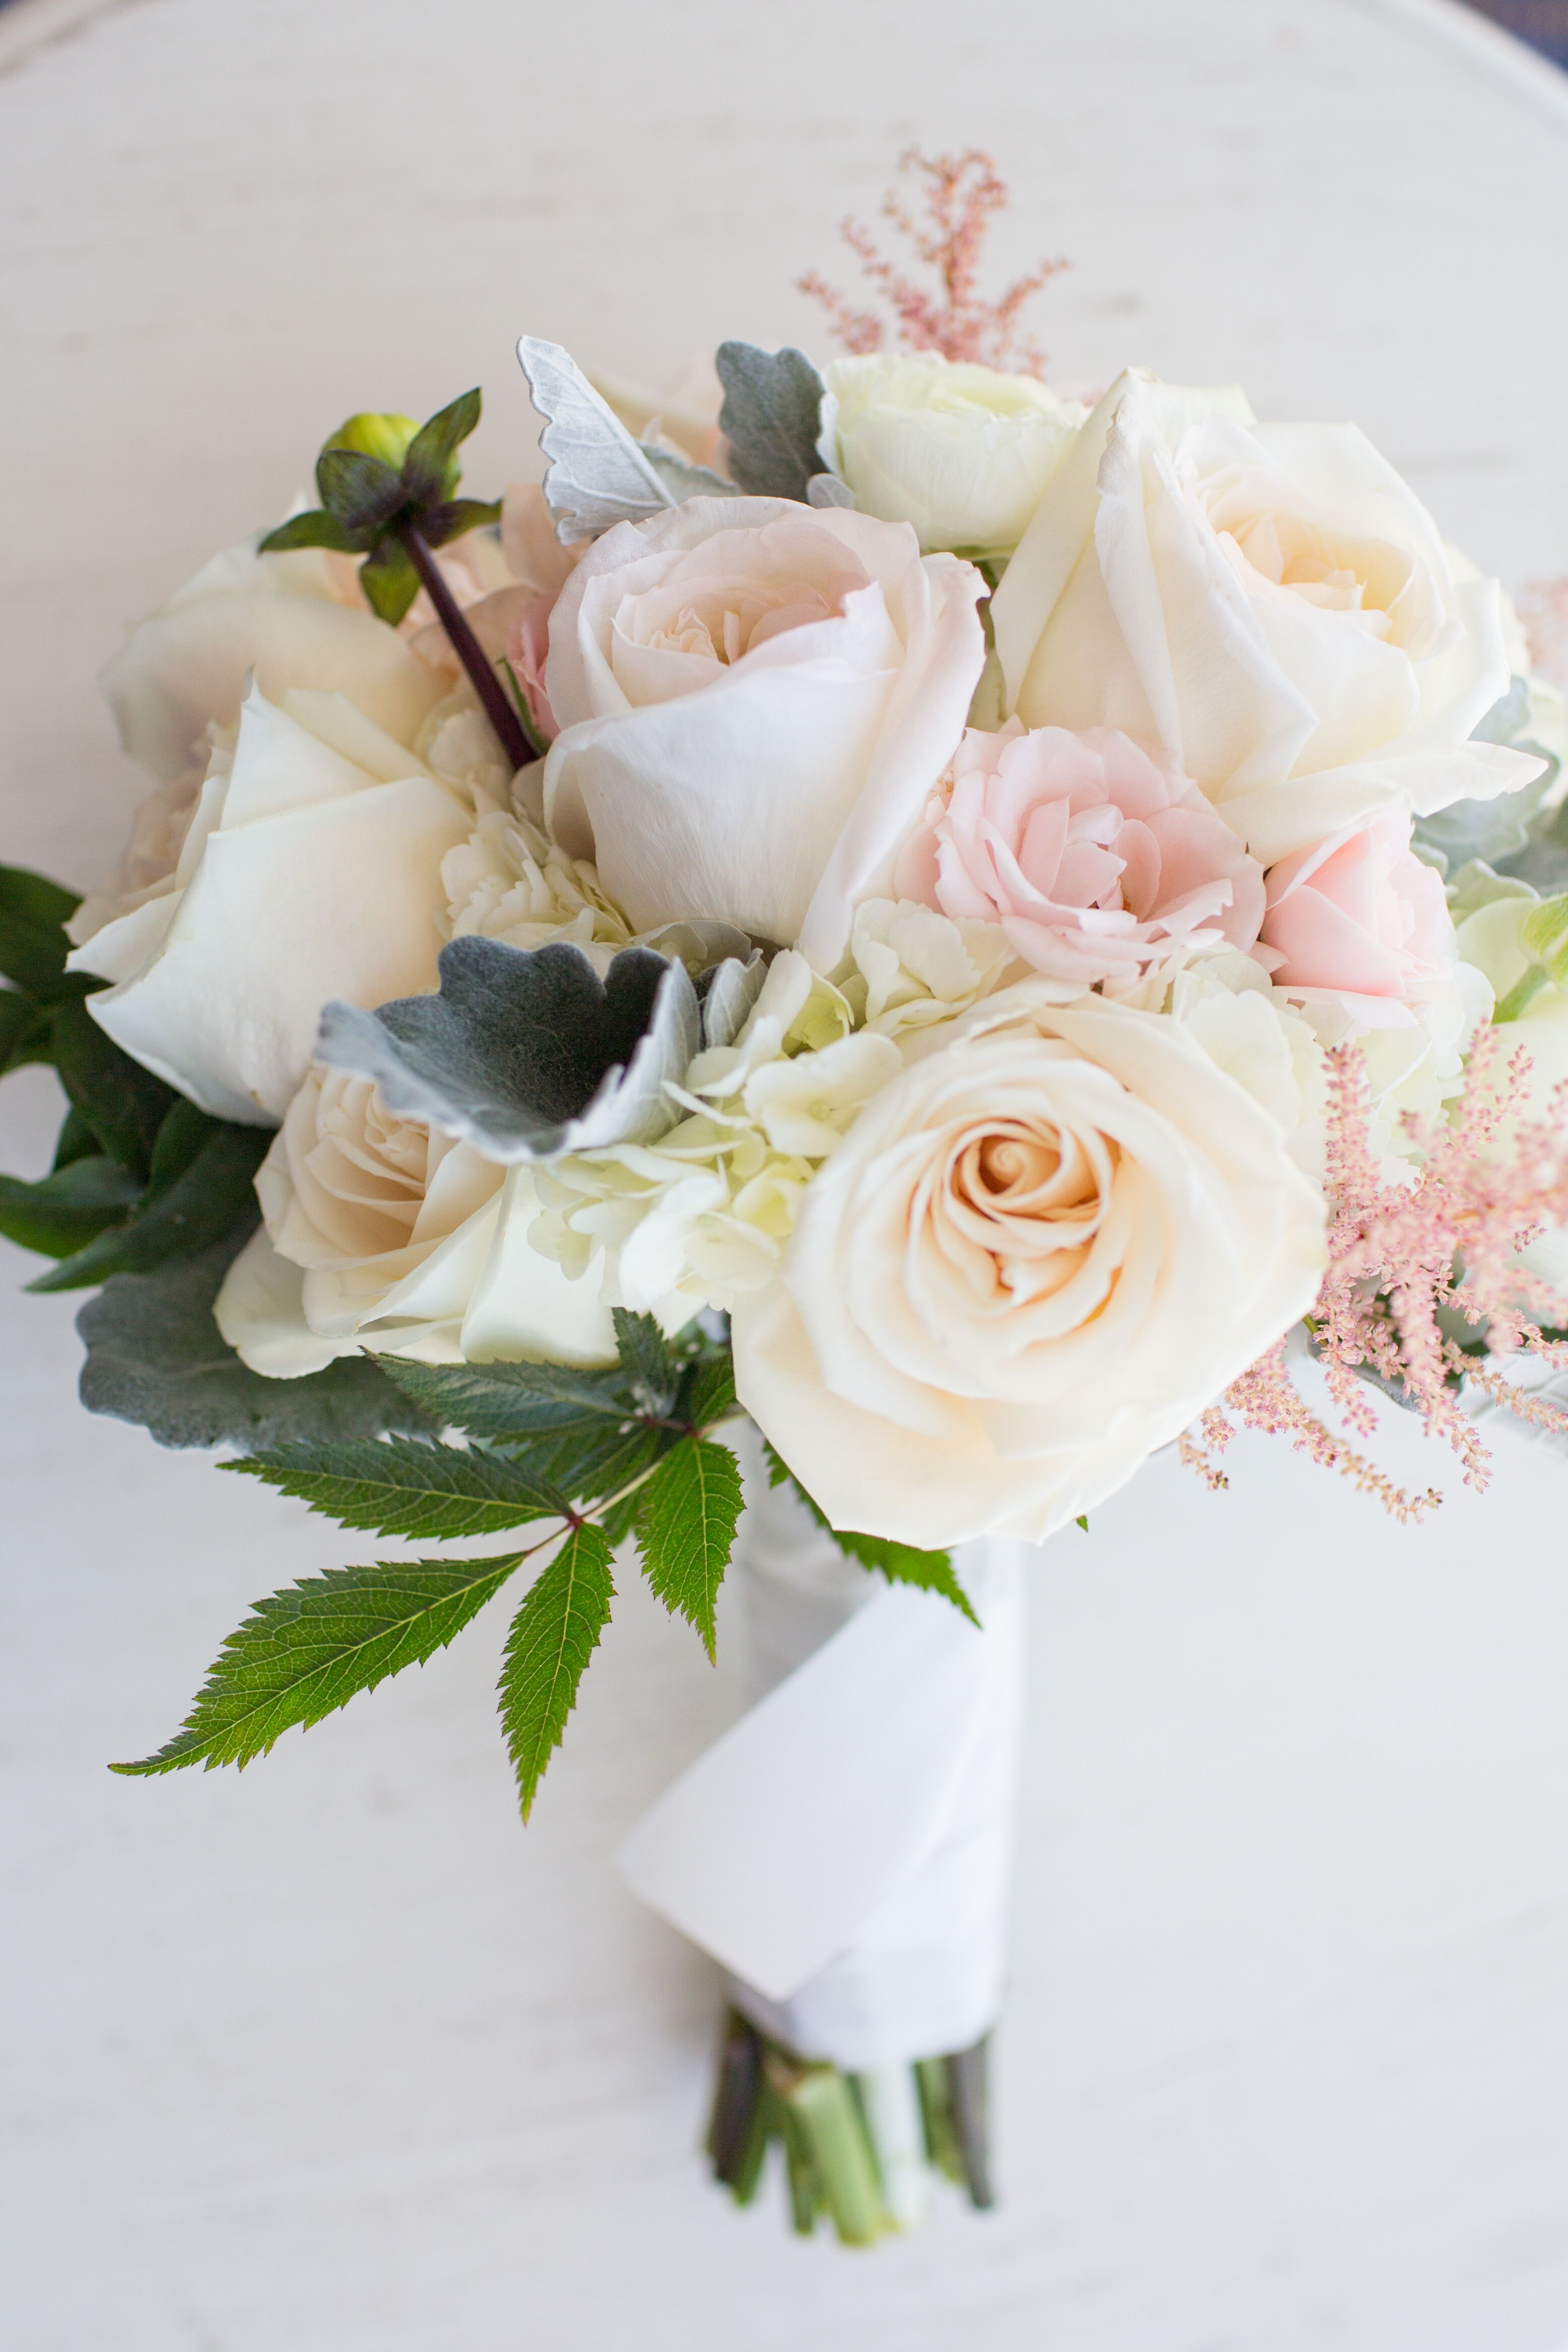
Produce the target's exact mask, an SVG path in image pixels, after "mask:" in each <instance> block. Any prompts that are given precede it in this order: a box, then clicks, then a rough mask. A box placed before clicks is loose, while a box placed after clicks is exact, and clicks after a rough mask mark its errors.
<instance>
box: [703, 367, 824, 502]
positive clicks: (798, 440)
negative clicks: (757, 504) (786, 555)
mask: <svg viewBox="0 0 1568 2352" xmlns="http://www.w3.org/2000/svg"><path fill="white" fill-rule="evenodd" d="M714 365H715V367H716V369H717V370H718V377H719V382H720V383H722V384H723V386H724V406H723V407H722V408H721V409H720V410H719V415H718V423H719V430H720V432H721V433H722V434H723V435H724V436H725V439H726V442H727V446H728V451H729V455H728V459H727V463H728V467H729V470H730V473H731V475H732V476H733V478H735V480H736V481H737V483H738V484H739V486H740V488H742V489H743V490H746V491H748V492H750V493H751V494H752V495H753V496H757V497H765V498H774V499H804V498H805V497H806V494H807V486H808V484H809V483H810V480H811V478H812V476H813V475H816V474H821V473H823V472H825V471H826V467H824V465H823V463H822V458H821V452H820V451H819V449H818V447H817V440H818V436H819V435H820V434H821V410H822V399H823V385H822V379H821V376H820V375H819V374H818V373H817V371H816V369H815V368H814V367H813V366H812V365H811V362H810V360H809V359H808V358H807V357H806V354H805V353H804V352H798V351H794V350H792V349H789V347H786V348H785V349H784V350H783V351H778V352H764V351H759V350H758V347H757V345H756V344H755V343H720V345H719V347H718V350H717V351H716V352H715V354H714Z"/></svg>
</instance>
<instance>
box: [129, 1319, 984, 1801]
mask: <svg viewBox="0 0 1568 2352" xmlns="http://www.w3.org/2000/svg"><path fill="white" fill-rule="evenodd" d="M615 1321H616V1330H617V1336H618V1339H619V1344H620V1360H619V1362H618V1363H617V1364H616V1365H615V1366H614V1367H613V1368H612V1369H611V1370H605V1371H584V1370H577V1369H573V1368H571V1367H570V1366H567V1365H563V1364H513V1363H495V1364H459V1365H445V1364H439V1365H438V1364H420V1363H413V1362H402V1361H401V1360H396V1359H392V1358H383V1359H382V1360H381V1361H382V1370H383V1371H384V1372H385V1374H386V1375H387V1376H388V1377H389V1378H390V1379H391V1381H392V1382H394V1383H395V1385H396V1386H397V1387H398V1389H399V1390H401V1391H402V1392H403V1394H404V1395H405V1396H406V1398H407V1399H408V1401H409V1402H410V1403H411V1404H412V1405H413V1406H414V1407H415V1408H416V1409H417V1410H418V1411H419V1412H421V1413H423V1415H424V1416H425V1417H426V1420H427V1425H428V1427H429V1428H430V1430H432V1431H434V1430H436V1429H442V1430H444V1431H445V1432H447V1433H449V1434H448V1435H447V1436H446V1437H444V1438H434V1439H433V1438H432V1437H430V1436H419V1435H408V1434H395V1433H394V1434H390V1435H387V1436H384V1437H382V1438H381V1439H379V1440H372V1439H368V1438H364V1437H356V1436H352V1435H350V1436H331V1435H315V1436H301V1437H298V1438H295V1439H292V1440H290V1441H288V1442H286V1443H283V1444H276V1445H273V1446H270V1447H266V1448H263V1449H260V1450H258V1451H256V1452H255V1453H253V1454H247V1455H246V1456H244V1457H242V1458H241V1459H240V1460H238V1461H235V1462H230V1463H227V1464H225V1465H224V1466H225V1468H226V1469H229V1470H232V1471H236V1472H238V1473H240V1474H241V1475H245V1476H249V1477H255V1478H260V1479H262V1480H264V1481H265V1482H266V1483H267V1485H268V1486H277V1487H278V1488H280V1489H281V1491H282V1492H283V1493H284V1494H286V1495H291V1496H296V1497H298V1499H299V1500H301V1501H303V1502H306V1503H308V1505H309V1506H310V1507H311V1509H312V1510H316V1511H320V1512H322V1513H323V1514H324V1515H325V1516H326V1517H329V1518H333V1519H336V1520H337V1521H338V1522H339V1523H340V1525H341V1526H343V1527H347V1528H359V1529H361V1530H364V1531H366V1532H368V1533H371V1534H375V1535H382V1536H402V1537H408V1538H413V1539H414V1540H416V1541H419V1542H422V1543H425V1542H440V1541H460V1540H462V1539H463V1538H471V1537H493V1536H496V1535H498V1534H502V1533H504V1532H507V1531H510V1530H518V1531H520V1532H521V1533H522V1534H523V1536H524V1538H525V1539H524V1540H523V1541H522V1542H521V1543H520V1544H518V1545H517V1548H516V1549H511V1550H508V1551H507V1552H504V1553H502V1554H500V1555H496V1556H490V1557H486V1558H485V1559H467V1558H461V1559H419V1560H414V1561H402V1560H382V1561H378V1562H376V1563H375V1564H374V1565H373V1566H371V1567H366V1568H346V1569H334V1570H329V1571H328V1573H327V1574H326V1575H324V1576H319V1577H311V1578H308V1579H307V1580H305V1581H304V1582H302V1583H299V1584H296V1585H292V1586H290V1587H289V1588H288V1590H287V1591H283V1592H277V1593H274V1594H273V1595H272V1596H271V1597H270V1598H269V1599H267V1600H266V1601H260V1602H258V1603H257V1605H256V1610H255V1612H254V1613H253V1614H252V1615H251V1616H250V1617H248V1618H246V1622H245V1623H244V1624H243V1625H241V1626H240V1627H239V1629H238V1631H237V1632H236V1633H234V1634H233V1635H231V1637H230V1639H229V1640H228V1641H227V1642H226V1643H225V1645H224V1648H223V1651H222V1653H221V1654H220V1655H219V1657H218V1659H217V1662H216V1664H214V1667H213V1668H212V1671H211V1674H210V1675H209V1677H208V1680H207V1682H206V1685H205V1686H204V1688H203V1690H202V1691H201V1692H200V1693H199V1695H198V1696H197V1698H196V1700H195V1703H194V1705H193V1707H192V1710H191V1713H190V1715H189V1716H188V1717H187V1718H186V1720H185V1722H184V1724H183V1727H182V1728H181V1729H180V1730H179V1731H178V1732H177V1733H176V1734H175V1735H174V1737H173V1738H172V1739H171V1740H169V1741H168V1742H167V1743H166V1745H165V1746H164V1747H162V1748H160V1749H159V1750H158V1751H157V1753H156V1754H155V1755H152V1756H149V1757H145V1758H143V1759H141V1761H140V1762H138V1763H132V1764H121V1765H117V1766H116V1767H115V1768H114V1769H116V1770H117V1771H121V1772H134V1773H154V1772H168V1771H172V1770H175V1769H178V1768H179V1767H181V1766H183V1765H187V1764H197V1763H199V1764H202V1765H204V1766H205V1767H206V1768H207V1769H211V1768H212V1767H213V1766H214V1765H218V1764H236V1765H245V1764H247V1763H249V1762H250V1760H251V1759H253V1758H254V1757H256V1756H259V1755H263V1754H265V1753H266V1751H267V1749H268V1748H270V1747H271V1746H272V1744H273V1742H274V1741H275V1740H276V1739H277V1737H278V1735H279V1733H280V1732H283V1731H285V1730H287V1728H288V1727H290V1726H291V1725H294V1724H298V1725H301V1726H308V1725H309V1724H312V1723H318V1722H319V1721H320V1719H321V1717H323V1716H326V1715H329V1714H330V1713H332V1712H333V1710H334V1709H336V1708H338V1707H340V1706H343V1705H344V1704H345V1702H346V1701H347V1700H348V1699H350V1697H351V1696H353V1694H354V1693H355V1692H356V1691H360V1690H369V1689H371V1688H373V1686H374V1685H376V1684H377V1683H379V1682H381V1681H382V1680H384V1679H385V1677H386V1676H387V1675H393V1674H396V1673H397V1672H398V1671H399V1669H400V1668H401V1667H402V1666H405V1665H411V1664H423V1661H424V1660H425V1659H426V1658H428V1657H430V1656H431V1655H432V1654H434V1652H435V1651H436V1650H438V1649H442V1648H444V1646H445V1645H446V1643H448V1642H450V1641H451V1640H452V1638H453V1636H454V1634H455V1633H458V1632H459V1631H460V1630H461V1628H462V1627H463V1626H465V1624H467V1622H469V1620H470V1619H471V1618H472V1617H474V1616H476V1614H477V1612H479V1610H481V1609H482V1608H483V1607H484V1606H485V1604H486V1601H489V1600H491V1599H492V1598H493V1597H494V1595H495V1594H496V1593H497V1592H498V1591H500V1589H501V1586H502V1585H503V1584H504V1583H506V1582H507V1580H508V1579H509V1578H510V1577H511V1576H512V1575H513V1574H514V1573H515V1572H516V1571H517V1570H518V1569H520V1568H522V1567H523V1566H524V1565H525V1563H528V1562H530V1561H532V1562H535V1563H538V1562H540V1561H543V1565H542V1566H537V1567H536V1573H535V1575H534V1578H533V1580H532V1582H531V1583H530V1584H529V1586H528V1591H527V1593H526V1594H525V1596H524V1599H523V1601H522V1605H521V1606H520V1608H519V1609H518V1611H517V1615H516V1617H515V1618H514V1619H513V1622H512V1628H511V1632H510V1634H509V1636H508V1638H507V1646H506V1655H505V1662H504V1664H503V1668H502V1675H501V1685H500V1697H501V1719H502V1725H503V1727H504V1730H505V1732H506V1737H507V1746H508V1748H509V1749H510V1751H511V1757H512V1762H513V1765H514V1768H515V1769H516V1772H517V1790H518V1796H519V1800H520V1802H521V1805H522V1811H523V1817H524V1819H525V1820H527V1818H528V1813H529V1811H530V1810H531V1808H532V1805H533V1801H534V1797H535V1793H536V1791H537V1790H538V1784H539V1781H540V1780H541V1778H542V1777H543V1774H544V1770H545V1767H546V1765H547V1764H548V1763H549V1759H550V1757H551V1755H552V1754H553V1753H554V1751H555V1749H556V1748H557V1747H558V1746H559V1742H560V1739H561V1736H562V1733H563V1732H564V1730H565V1728H566V1720H567V1717H568V1716H569V1715H570V1712H571V1709H572V1707H573V1706H574V1705H575V1703H576V1699H577V1691H578V1685H579V1684H580V1681H581V1678H582V1674H583V1670H584V1668H585V1667H586V1666H587V1664H588V1661H589V1659H590V1658H591V1656H592V1654H593V1652H594V1650H595V1648H596V1647H597V1645H598V1643H599V1639H600V1636H601V1633H603V1631H604V1628H605V1625H606V1624H607V1623H608V1622H609V1618H610V1610H611V1603H612V1600H613V1598H614V1590H615V1588H614V1583H613V1580H612V1554H613V1553H614V1551H615V1550H616V1549H617V1548H618V1547H619V1546H621V1545H622V1543H624V1542H625V1541H626V1540H627V1539H628V1538H630V1539H631V1540H632V1544H633V1546H634V1549H635V1553H636V1556H637V1559H638V1560H639V1562H640V1565H641V1567H642V1570H643V1574H644V1575H645V1576H646V1577H647V1579H648V1581H649V1583H650V1584H651V1585H652V1587H653V1591H655V1592H656V1593H657V1594H658V1596H659V1598H660V1600H661V1601H663V1602H664V1606H665V1607H666V1608H667V1609H668V1610H669V1611H670V1612H671V1614H672V1615H674V1616H678V1617H683V1618H685V1620H686V1622H688V1623H689V1624H690V1625H691V1626H692V1627H693V1628H694V1629H695V1632H696V1633H697V1635H698V1636H699V1638H700V1640H701V1642H702V1643H703V1646H704V1648H705V1649H706V1652H707V1654H708V1655H709V1657H710V1658H711V1657H712V1656H713V1655H714V1648H715V1604H716V1600H717V1596H718V1589H719V1585H720V1583H721V1581H722V1580H723V1577H724V1572H725V1570H726V1568H727V1566H728V1564H729V1558H730V1552H731V1549H732V1548H733V1545H734V1541H735V1532H736V1527H737V1522H738V1520H739V1517H740V1510H741V1485H740V1471H739V1466H738V1465H737V1461H736V1458H735V1455H734V1454H733V1452H732V1451H731V1450H730V1448H729V1446H728V1445H727V1444H723V1443H722V1442H721V1441H720V1439H719V1438H718V1437H717V1436H716V1434H715V1433H716V1431H718V1430H719V1429H721V1428H722V1427H723V1425H724V1424H725V1423H728V1422H732V1421H733V1420H734V1418H735V1416H736V1413H737V1405H736V1401H735V1387H734V1381H733V1375H732V1371H731V1366H730V1357H729V1349H728V1346H727V1342H726V1341H725V1340H723V1339H715V1338H712V1337H710V1336H708V1335H707V1334H706V1333H705V1332H704V1331H703V1330H702V1329H701V1328H700V1327H698V1326H693V1327H691V1328H689V1329H688V1331H687V1332H685V1334H683V1335H682V1337H681V1338H680V1339H678V1340H676V1341H674V1342H673V1343H672V1342H671V1341H669V1340H667V1339H665V1338H664V1334H663V1333H662V1332H661V1331H660V1329H659V1327H658V1325H657V1324H656V1323H654V1322H653V1319H652V1318H651V1317H648V1316H640V1315H628V1314H625V1313H623V1312H619V1311H618V1312H617V1315H616V1318H615ZM779 1475H780V1476H787V1475H789V1474H788V1473H787V1472H785V1471H784V1470H783V1468H782V1465H779ZM812 1508H813V1509H814V1508H815V1506H812ZM818 1516H819V1517H820V1516H821V1515H820V1514H819V1515H818ZM837 1539H838V1541H839V1542H841V1544H842V1545H843V1547H844V1549H846V1551H848V1552H849V1553H850V1554H851V1556H852V1558H856V1559H861V1560H862V1561H863V1562H864V1564H865V1565H867V1566H870V1567H874V1568H877V1569H879V1570H881V1571H882V1572H883V1575H885V1576H887V1577H889V1578H891V1579H894V1580H902V1581H906V1582H910V1583H914V1584H917V1585H921V1586H924V1587H925V1588H927V1589H929V1590H931V1591H937V1592H941V1593H942V1594H944V1595H945V1597H946V1599H948V1600H949V1601H953V1602H954V1603H955V1605H956V1606H957V1607H959V1608H961V1609H962V1610H964V1612H966V1614H968V1615H972V1614H973V1612H972V1611H971V1610H970V1609H969V1604H968V1601H967V1599H966V1597H965V1595H964V1593H963V1591H962V1590H961V1588H960V1587H959V1586H958V1584H957V1582H956V1579H955V1578H954V1576H953V1571H952V1567H951V1563H950V1562H949V1560H948V1559H947V1556H946V1553H940V1552H935V1553H928V1552H920V1551H915V1550H912V1549H909V1548H908V1547H907V1546H903V1545H897V1544H886V1543H881V1542H878V1541H875V1540H873V1538H870V1537H865V1536H841V1537H839V1538H837Z"/></svg>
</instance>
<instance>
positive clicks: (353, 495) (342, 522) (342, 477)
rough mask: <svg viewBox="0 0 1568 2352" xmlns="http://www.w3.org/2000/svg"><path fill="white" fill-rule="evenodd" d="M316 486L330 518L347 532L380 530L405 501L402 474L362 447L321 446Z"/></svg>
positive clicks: (406, 501)
mask: <svg viewBox="0 0 1568 2352" xmlns="http://www.w3.org/2000/svg"><path fill="white" fill-rule="evenodd" d="M316 488H317V489H318V490H319V493H320V497H321V504H322V505H323V506H324V507H325V508H326V509H327V512H328V513H329V515H330V516H331V518H332V520H333V521H334V522H335V523H337V524H338V525H339V526H340V529H341V530H346V531H350V532H352V531H363V530H382V529H383V528H384V527H385V525H386V524H388V523H389V522H391V520H392V517H393V515H395V514H397V513H399V512H401V510H402V508H404V507H405V506H406V505H407V504H408V492H407V491H406V490H405V489H404V488H403V485H402V475H401V474H399V473H398V472H397V471H396V470H395V469H394V468H393V467H391V466H389V465H388V464H387V463H386V462H385V460H384V459H383V458H381V457H370V456H368V455H367V454H366V452H365V451H364V450H363V449H340V448H337V447H329V448H326V449H323V450H322V452H321V455H320V456H319V457H318V458H317V460H316Z"/></svg>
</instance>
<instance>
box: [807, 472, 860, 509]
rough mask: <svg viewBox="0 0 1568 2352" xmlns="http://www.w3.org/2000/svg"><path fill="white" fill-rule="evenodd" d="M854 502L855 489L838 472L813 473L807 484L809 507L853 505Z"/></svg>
mask: <svg viewBox="0 0 1568 2352" xmlns="http://www.w3.org/2000/svg"><path fill="white" fill-rule="evenodd" d="M854 502H855V494H854V492H853V490H852V489H851V488H850V486H849V484H848V483H847V482H841V481H840V479H839V478H838V476H837V474H813V475H812V477H811V478H810V481H809V482H808V483H807V485H806V504H807V505H808V506H809V507H852V506H853V504H854Z"/></svg>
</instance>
